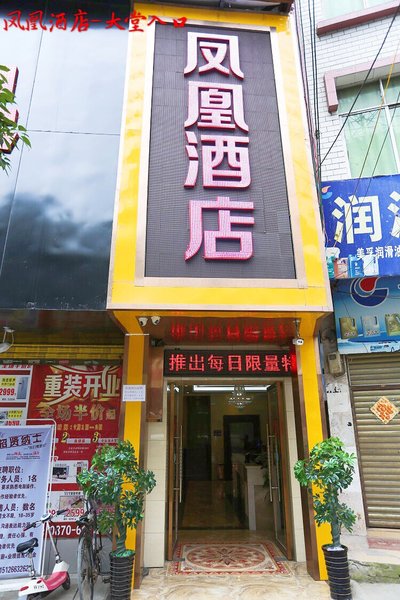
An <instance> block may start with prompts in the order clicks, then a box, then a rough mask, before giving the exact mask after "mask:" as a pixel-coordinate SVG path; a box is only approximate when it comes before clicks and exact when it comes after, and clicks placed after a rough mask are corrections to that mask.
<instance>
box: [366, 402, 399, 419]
mask: <svg viewBox="0 0 400 600" xmlns="http://www.w3.org/2000/svg"><path fill="white" fill-rule="evenodd" d="M370 410H371V412H372V413H374V415H375V416H376V417H378V419H379V420H380V421H382V423H385V425H387V424H388V423H390V421H391V420H392V419H394V417H395V416H396V415H397V414H398V412H399V409H398V408H397V406H395V405H394V404H393V402H391V401H390V400H389V399H388V398H386V397H385V396H382V397H381V398H379V400H377V402H375V404H374V405H373V406H371V408H370Z"/></svg>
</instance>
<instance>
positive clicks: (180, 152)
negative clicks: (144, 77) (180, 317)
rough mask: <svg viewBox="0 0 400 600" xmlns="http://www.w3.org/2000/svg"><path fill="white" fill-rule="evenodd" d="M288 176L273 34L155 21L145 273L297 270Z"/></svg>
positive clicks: (224, 274)
mask: <svg viewBox="0 0 400 600" xmlns="http://www.w3.org/2000/svg"><path fill="white" fill-rule="evenodd" d="M189 36H192V38H190V37H189ZM218 36H220V37H219V38H218ZM224 37H225V38H227V39H228V41H224ZM193 38H195V42H196V44H197V47H196V49H195V52H196V54H195V55H194V59H193V60H194V63H195V66H194V67H193V65H190V64H189V63H190V59H189V57H188V44H189V43H190V42H189V40H190V39H192V40H193ZM213 38H214V39H213ZM189 55H190V51H189ZM192 57H193V55H192ZM192 62H193V61H192ZM212 65H214V67H213V66H212ZM185 70H186V74H185V73H184V71H185ZM214 88H215V89H214ZM204 107H206V108H204ZM207 107H208V108H207ZM214 109H215V110H214ZM216 115H217V116H216ZM201 121H202V123H200V122H201ZM233 138H234V141H233V142H232V139H233ZM228 148H233V150H232V152H230V153H229V152H228ZM218 156H219V158H218ZM238 165H239V166H238ZM235 171H236V173H235ZM223 173H225V175H224V174H223ZM233 173H235V174H234V175H233ZM213 174H214V175H213ZM235 177H236V183H237V186H236V187H235V186H232V181H233V180H234V179H235ZM285 177H286V176H285V169H284V161H283V151H282V142H281V130H280V123H279V115H278V102H277V93H276V86H275V78H274V69H273V58H272V49H271V34H270V33H269V32H260V31H246V30H243V29H237V30H236V29H230V28H229V29H228V28H212V27H201V26H191V25H186V26H185V27H183V28H174V27H173V26H169V25H168V26H165V25H164V26H161V25H160V26H157V27H156V39H155V56H154V73H153V91H152V110H151V134H150V157H149V184H148V203H147V231H146V256H145V276H148V277H184V278H192V277H196V278H220V279H224V278H235V279H242V278H250V279H265V278H273V279H292V278H295V276H296V273H295V265H294V255H293V246H292V235H291V227H290V215H289V208H288V197H287V188H286V178H285ZM194 181H195V184H194V183H193V182H194ZM226 181H227V182H228V183H226ZM188 182H189V186H188ZM185 184H186V187H185ZM240 186H242V187H240ZM221 197H222V198H226V197H228V198H229V200H228V201H227V202H229V203H236V204H232V209H227V208H226V206H225V207H222V204H223V202H224V201H225V200H218V198H221ZM207 202H208V203H217V202H219V203H220V204H219V205H218V206H219V207H220V208H218V207H217V206H215V209H214V208H213V206H212V204H211V205H210V204H208V205H205V204H204V203H207ZM225 202H226V201H225ZM240 203H241V205H240V206H239V204H240ZM244 205H245V208H243V206H244ZM193 207H200V208H199V210H198V211H197V212H196V210H193ZM221 207H222V208H221ZM235 207H236V208H235ZM247 207H248V208H247ZM190 211H191V213H190ZM190 214H191V216H190ZM246 219H247V221H246ZM194 223H195V225H194ZM221 231H223V232H224V233H223V234H222V235H221ZM227 231H228V232H229V231H230V232H231V233H232V234H233V235H231V236H229V235H228V234H227V233H226V232H227ZM238 232H242V233H243V232H245V233H247V234H248V235H247V237H246V239H245V237H243V238H242V239H237V238H236V239H235V233H236V235H237V237H239V238H240V235H239V236H238ZM249 236H251V241H250V243H249ZM194 238H197V241H196V239H195V240H194V241H193V239H194ZM191 240H192V242H193V243H191ZM199 240H200V242H199ZM235 252H236V253H239V254H241V255H240V256H238V257H235ZM210 253H211V255H213V256H212V257H210ZM213 253H214V254H213ZM217 253H218V254H220V256H219V257H218V258H215V254H217ZM223 254H225V257H224V256H221V255H223ZM188 255H189V258H188Z"/></svg>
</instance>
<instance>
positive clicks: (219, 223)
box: [0, 1, 332, 584]
mask: <svg viewBox="0 0 400 600" xmlns="http://www.w3.org/2000/svg"><path fill="white" fill-rule="evenodd" d="M50 5H51V2H43V5H40V6H35V11H34V12H33V13H31V12H29V11H27V12H26V13H25V12H23V13H21V11H20V8H19V7H17V8H16V7H15V6H14V5H12V4H11V3H9V4H7V6H6V5H4V7H3V10H4V14H3V15H2V23H3V26H4V35H3V36H2V42H1V43H2V44H4V48H3V47H2V56H3V57H4V59H2V60H4V62H5V63H6V64H7V66H9V67H10V69H11V75H13V74H15V79H11V77H10V82H11V83H10V85H12V86H13V88H14V87H15V86H16V87H15V92H16V96H17V101H18V110H19V115H20V117H19V118H20V122H21V123H22V124H24V125H26V127H27V129H28V132H29V135H30V138H31V142H32V149H31V150H27V149H25V148H24V149H23V151H20V150H18V148H16V149H14V150H13V152H12V154H11V155H10V157H11V172H10V176H9V177H8V178H7V176H6V175H5V174H2V178H3V179H4V182H5V183H4V187H3V188H2V189H3V191H4V193H3V197H2V210H3V212H4V219H3V221H2V227H3V229H2V240H3V241H2V243H3V246H2V255H3V261H2V266H1V272H0V281H3V282H4V285H3V286H2V289H3V290H4V291H2V293H1V294H0V302H1V318H2V321H3V324H4V326H5V327H7V328H9V329H13V330H14V341H13V344H12V346H11V347H10V348H8V349H7V351H6V352H5V353H4V355H3V361H2V369H3V371H2V374H1V376H2V377H3V378H4V381H5V382H7V383H8V384H9V383H10V382H11V380H12V382H14V383H13V385H14V388H13V389H14V392H15V393H14V392H13V394H11V393H10V394H11V396H12V398H14V396H15V398H14V400H13V401H14V404H13V403H12V402H8V403H7V402H3V403H2V406H1V408H2V413H3V415H5V416H4V417H3V419H4V422H5V423H8V422H10V421H14V422H16V421H18V420H19V421H20V422H21V423H22V422H25V420H26V419H30V418H38V417H40V418H43V419H54V420H55V421H56V426H57V432H58V435H57V439H58V442H57V443H58V444H59V447H58V448H59V449H58V450H57V461H56V464H55V467H54V470H53V492H57V494H55V495H54V494H53V498H54V507H59V506H60V507H64V506H70V502H71V499H73V498H74V497H76V494H78V490H77V488H76V486H75V483H74V477H75V475H76V472H77V470H78V469H79V468H81V467H85V466H86V463H88V462H89V461H90V456H91V454H90V453H91V452H93V451H94V449H95V447H96V445H98V444H101V443H106V442H107V441H113V440H115V439H116V438H117V437H120V438H123V439H128V440H130V441H132V443H133V444H134V446H135V448H136V450H137V452H138V454H139V456H140V460H141V461H142V463H143V464H144V465H145V466H146V467H147V468H149V469H152V470H153V471H154V473H155V475H156V479H157V486H156V488H155V490H154V491H153V492H152V493H151V495H150V496H149V497H148V499H147V501H146V510H145V520H144V523H143V525H142V526H140V527H139V529H138V531H137V532H131V534H130V539H129V543H130V546H131V547H136V551H137V559H136V561H135V569H136V574H137V577H136V584H139V583H140V573H141V570H142V567H155V566H162V565H163V564H164V561H165V559H166V558H168V559H171V558H172V557H173V556H174V550H175V547H176V543H177V542H179V541H181V540H182V539H183V537H184V535H185V531H187V530H190V529H192V530H193V531H196V529H197V528H199V530H201V529H209V528H210V527H211V528H214V529H217V530H218V528H221V529H224V525H225V526H226V521H222V522H221V521H219V520H218V519H219V516H218V515H217V513H216V512H215V510H214V508H213V507H214V506H215V503H216V501H217V500H218V498H220V499H223V500H224V503H226V504H229V505H230V506H231V508H232V510H231V513H229V515H228V516H226V515H225V517H224V518H225V519H228V520H229V527H230V528H231V529H237V530H238V532H239V533H241V534H244V535H246V532H249V531H250V532H254V531H255V532H257V533H258V534H259V536H260V538H261V539H264V537H265V539H270V540H271V541H273V542H274V543H275V544H276V545H277V546H278V547H279V549H280V551H281V552H282V553H283V554H284V555H285V556H286V558H287V559H289V560H290V559H295V560H297V561H306V562H307V567H308V570H309V572H310V574H311V575H312V576H313V577H314V578H316V579H318V578H325V576H326V573H325V565H324V561H323V556H322V552H321V545H322V544H323V543H325V542H327V541H329V531H328V528H327V527H320V528H316V527H315V523H314V520H313V518H312V512H311V511H310V504H309V501H310V499H309V497H308V495H307V493H306V492H304V491H303V492H302V491H301V490H300V488H299V486H298V483H297V482H296V480H295V478H294V476H293V465H294V463H295V462H296V460H297V459H298V458H299V457H303V456H306V455H307V453H308V451H309V449H310V448H311V447H312V446H313V445H314V444H315V443H317V442H319V441H321V440H322V439H323V438H324V437H325V436H326V433H327V431H326V422H325V407H324V394H323V382H322V373H321V367H320V348H319V343H318V335H319V332H320V331H321V328H322V329H324V328H325V320H326V318H327V316H328V315H329V314H330V313H331V312H332V303H331V294H330V287H329V279H328V272H327V267H326V261H325V253H324V244H323V233H322V230H321V223H320V218H319V210H318V195H317V193H316V191H315V185H314V178H313V169H312V156H311V154H310V146H309V139H308V127H307V114H306V111H305V106H304V102H303V91H302V79H301V63H300V60H299V54H298V48H297V36H296V27H295V22H294V19H293V18H292V17H291V16H289V13H290V9H291V7H292V2H281V3H276V2H267V1H266V2H263V3H262V5H261V6H260V3H258V2H256V3H254V4H252V3H250V4H248V3H245V4H244V5H243V6H239V5H238V7H237V9H232V7H231V6H230V4H228V3H227V4H223V5H222V4H221V3H213V2H210V4H207V3H206V4H203V3H201V5H197V4H196V3H193V5H192V6H188V5H187V4H185V5H181V4H178V3H170V4H169V5H168V4H166V3H157V4H152V3H148V4H145V3H135V7H134V10H131V8H130V7H129V6H127V5H126V3H119V2H106V3H104V4H102V3H98V2H96V3H95V2H93V3H90V2H89V3H85V7H82V8H79V9H77V10H74V12H71V10H72V9H71V8H70V5H69V3H66V5H65V12H62V10H64V9H61V8H60V13H54V12H52V11H53V7H52V6H50ZM63 15H64V16H63ZM28 47H29V50H30V51H29V52H28V50H27V48H28ZM83 57H84V60H83ZM16 69H17V70H18V80H17V79H16V74H17V71H16ZM14 84H15V85H14ZM114 200H115V203H114ZM111 232H112V236H111ZM108 263H110V270H109V273H108V272H107V268H108ZM107 276H108V280H107ZM107 283H108V294H107ZM5 333H6V334H7V335H9V334H10V332H8V331H5ZM7 339H8V338H7ZM21 371H22V372H21ZM23 378H25V379H23ZM2 381H3V380H2ZM24 382H25V383H24ZM20 383H21V389H22V388H23V386H24V385H25V386H26V389H25V391H24V392H22V391H21V392H20V394H22V393H24V394H25V395H24V398H22V399H21V398H18V400H21V402H19V403H18V404H20V405H21V406H18V407H17V406H16V404H15V402H16V400H17V396H18V386H19V384H20ZM11 387H12V386H11V385H10V389H11ZM122 387H123V391H124V394H122ZM122 396H123V400H122ZM63 405H64V406H63ZM55 407H56V408H55ZM59 407H61V408H59ZM16 409H18V410H19V411H20V412H19V413H18V415H17V416H16V413H15V412H13V411H14V410H16ZM102 409H103V410H102ZM117 421H118V424H117ZM106 422H107V423H108V424H107V427H106ZM68 440H69V441H68ZM65 441H67V444H65V445H64V446H63V445H62V444H63V442H65ZM65 446H67V447H69V448H71V447H72V448H75V449H76V450H77V453H79V454H80V456H79V460H78V459H77V456H75V458H74V457H73V456H72V455H70V454H68V453H67V454H65V452H64V449H65ZM82 457H84V459H83V461H82ZM257 460H261V461H263V460H264V461H266V462H264V465H265V471H266V478H265V479H262V478H260V469H259V467H258V464H259V463H258V462H257ZM85 461H86V462H85ZM264 483H266V484H267V486H268V488H267V489H268V494H267V498H266V499H265V493H264V490H263V484H264ZM199 498H200V499H204V504H203V505H202V507H201V511H200V513H199V506H198V501H199ZM207 498H208V500H207ZM199 514H200V517H201V515H206V516H207V518H206V519H205V520H203V521H202V520H201V518H200V521H199V520H198V519H199ZM196 519H197V520H196ZM71 521H73V516H71ZM71 521H62V522H60V524H59V527H60V531H59V533H60V535H61V537H64V538H65V542H64V544H65V547H66V548H67V551H68V548H69V551H70V554H72V553H73V548H74V547H75V543H76V542H75V540H74V539H73V538H74V535H76V530H75V531H72V524H71ZM66 527H69V528H70V529H66ZM62 528H63V529H62ZM264 532H268V533H267V534H265V535H264ZM263 536H264V537H263ZM9 560H13V557H12V556H11V557H10V558H9Z"/></svg>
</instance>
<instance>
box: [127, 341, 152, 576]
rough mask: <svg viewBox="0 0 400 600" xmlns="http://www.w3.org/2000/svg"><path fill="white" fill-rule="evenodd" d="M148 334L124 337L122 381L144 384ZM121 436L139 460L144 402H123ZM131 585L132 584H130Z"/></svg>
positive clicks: (132, 537)
mask: <svg viewBox="0 0 400 600" xmlns="http://www.w3.org/2000/svg"><path fill="white" fill-rule="evenodd" d="M148 339H149V336H148V335H143V334H130V335H127V336H126V337H125V353H124V383H125V384H128V385H129V384H130V385H144V384H145V383H146V366H147V365H146V362H147V351H148ZM122 408H123V422H122V428H123V433H122V437H123V439H124V440H129V441H130V442H131V444H132V445H133V447H134V448H135V452H136V457H137V460H138V462H140V450H141V440H142V437H143V425H144V420H145V414H144V413H145V404H144V403H143V402H125V403H124V405H123V407H122ZM136 545H137V544H136V529H129V530H128V534H127V537H126V547H127V548H129V549H130V550H135V551H136V557H135V574H137V572H138V569H139V568H140V550H139V548H136ZM132 585H133V584H132Z"/></svg>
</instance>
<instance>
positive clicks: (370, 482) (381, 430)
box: [347, 353, 400, 528]
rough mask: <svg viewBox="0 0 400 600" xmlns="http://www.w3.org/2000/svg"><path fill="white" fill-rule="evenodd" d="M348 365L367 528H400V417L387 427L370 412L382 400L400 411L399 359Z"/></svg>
mask: <svg viewBox="0 0 400 600" xmlns="http://www.w3.org/2000/svg"><path fill="white" fill-rule="evenodd" d="M347 361H348V366H349V377H350V385H351V389H352V395H353V407H354V415H355V424H356V432H357V438H358V448H359V460H360V467H361V472H362V479H363V487H364V501H365V508H366V511H367V521H368V525H369V526H370V527H389V528H400V413H398V414H397V415H396V416H395V417H394V419H392V421H390V423H388V424H384V423H382V422H381V421H380V420H379V419H378V418H377V417H376V416H375V415H374V414H373V413H372V412H371V410H370V408H371V407H372V406H373V404H374V403H375V402H376V401H377V400H378V399H379V398H380V397H381V396H386V397H387V398H388V399H389V400H390V401H391V402H393V404H395V406H397V408H399V409H400V355H399V354H388V353H382V354H374V355H372V356H371V355H357V356H349V357H348V359H347Z"/></svg>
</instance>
